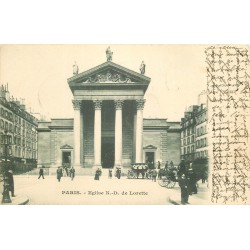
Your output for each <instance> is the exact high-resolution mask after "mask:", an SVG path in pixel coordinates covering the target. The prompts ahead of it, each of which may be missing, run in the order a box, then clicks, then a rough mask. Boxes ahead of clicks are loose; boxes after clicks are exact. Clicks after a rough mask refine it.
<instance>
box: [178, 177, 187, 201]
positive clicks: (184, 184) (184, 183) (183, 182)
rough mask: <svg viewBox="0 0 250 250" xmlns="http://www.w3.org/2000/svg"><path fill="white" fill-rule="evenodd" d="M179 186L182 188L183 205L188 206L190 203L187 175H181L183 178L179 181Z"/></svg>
mask: <svg viewBox="0 0 250 250" xmlns="http://www.w3.org/2000/svg"><path fill="white" fill-rule="evenodd" d="M179 186H180V188H181V204H182V205H186V204H189V203H188V197H189V194H188V181H187V179H186V176H185V174H182V175H181V178H180V179H179Z"/></svg>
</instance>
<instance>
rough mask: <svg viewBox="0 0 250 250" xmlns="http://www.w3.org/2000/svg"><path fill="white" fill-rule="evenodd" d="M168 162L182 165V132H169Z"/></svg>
mask: <svg viewBox="0 0 250 250" xmlns="http://www.w3.org/2000/svg"><path fill="white" fill-rule="evenodd" d="M167 138H168V139H167V161H168V162H169V163H170V161H173V163H174V165H175V166H176V165H179V164H180V160H181V159H180V158H181V133H180V131H171V130H170V131H168V137H167Z"/></svg>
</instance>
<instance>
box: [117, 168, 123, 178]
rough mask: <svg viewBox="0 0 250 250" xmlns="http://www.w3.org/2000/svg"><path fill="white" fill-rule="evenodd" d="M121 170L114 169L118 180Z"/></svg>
mask: <svg viewBox="0 0 250 250" xmlns="http://www.w3.org/2000/svg"><path fill="white" fill-rule="evenodd" d="M121 172H122V171H121V168H117V169H116V177H117V178H118V179H121Z"/></svg>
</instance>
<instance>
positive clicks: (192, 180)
mask: <svg viewBox="0 0 250 250" xmlns="http://www.w3.org/2000/svg"><path fill="white" fill-rule="evenodd" d="M187 176H188V190H189V195H192V194H197V186H196V181H197V179H196V173H195V171H194V170H193V168H192V163H190V167H189V169H188V171H187Z"/></svg>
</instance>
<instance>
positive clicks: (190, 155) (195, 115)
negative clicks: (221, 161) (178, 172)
mask: <svg viewBox="0 0 250 250" xmlns="http://www.w3.org/2000/svg"><path fill="white" fill-rule="evenodd" d="M181 126H182V129H181V158H182V159H183V160H184V161H185V162H186V164H187V166H189V163H190V162H192V166H193V168H194V169H195V171H196V174H197V175H198V176H199V177H200V178H205V179H206V178H207V176H208V161H209V157H208V132H207V131H208V127H207V126H208V120H207V107H206V105H205V104H200V105H193V106H190V107H189V108H188V111H186V112H185V113H184V118H182V120H181Z"/></svg>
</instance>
